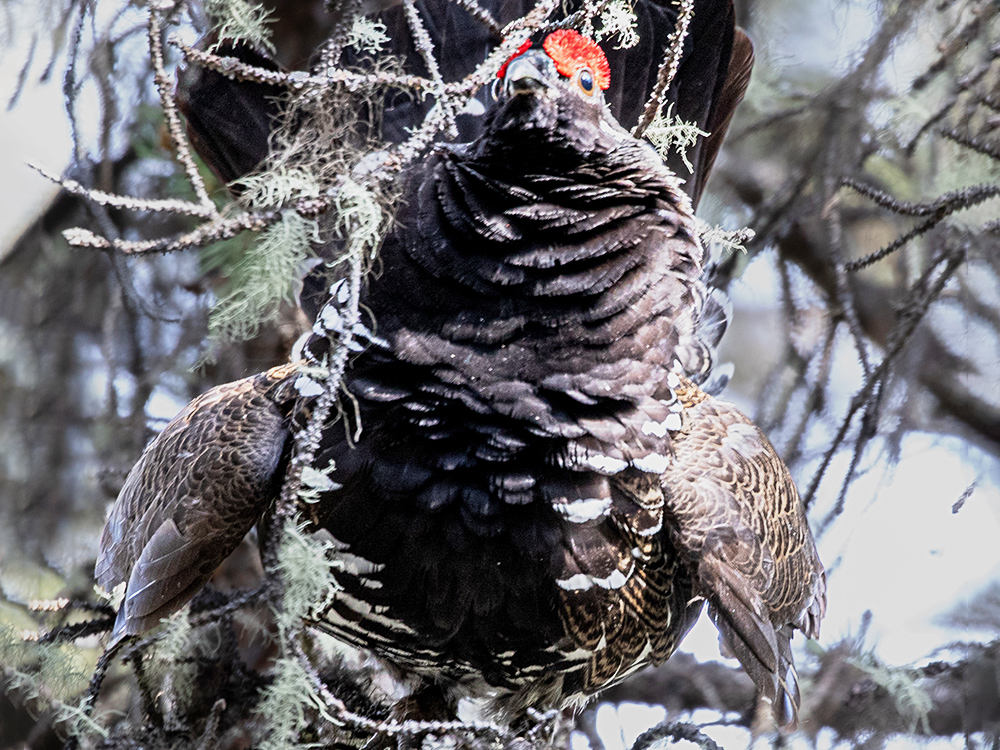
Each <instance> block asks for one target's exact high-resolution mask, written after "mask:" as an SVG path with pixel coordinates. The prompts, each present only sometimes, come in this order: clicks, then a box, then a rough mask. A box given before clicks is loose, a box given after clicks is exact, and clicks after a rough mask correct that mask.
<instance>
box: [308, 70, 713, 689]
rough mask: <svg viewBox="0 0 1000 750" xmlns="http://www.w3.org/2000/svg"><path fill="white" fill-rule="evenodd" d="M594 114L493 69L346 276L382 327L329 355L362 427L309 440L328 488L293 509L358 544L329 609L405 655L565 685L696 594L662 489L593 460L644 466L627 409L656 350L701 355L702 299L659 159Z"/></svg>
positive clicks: (656, 454)
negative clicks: (487, 100) (317, 442)
mask: <svg viewBox="0 0 1000 750" xmlns="http://www.w3.org/2000/svg"><path fill="white" fill-rule="evenodd" d="M525 88H527V87H525ZM602 114H603V112H602V109H601V108H599V107H595V106H594V105H593V104H591V103H589V102H585V101H581V100H580V98H579V97H577V96H575V95H573V94H572V93H565V92H561V91H559V92H556V95H553V92H552V91H550V90H549V89H548V88H539V90H538V91H534V90H525V91H522V92H518V93H512V94H511V95H510V96H509V97H508V98H507V99H506V101H504V102H503V103H502V104H501V105H500V106H498V107H497V108H496V109H495V110H494V111H493V113H492V116H491V119H490V121H488V123H487V125H486V134H485V135H484V136H483V137H482V138H481V139H480V140H479V141H477V142H476V143H473V144H469V145H465V146H459V147H442V148H440V149H439V150H438V151H437V152H436V153H435V154H434V155H433V156H432V157H431V159H430V160H429V161H428V162H427V163H426V164H424V165H421V167H420V168H419V169H418V170H416V171H415V172H414V173H413V174H412V175H411V177H410V178H409V182H408V185H407V188H406V190H405V191H404V195H405V196H406V200H405V202H404V203H403V205H402V207H401V208H400V211H399V214H398V216H397V226H398V228H397V229H396V231H394V232H393V234H392V235H391V236H390V237H389V238H388V239H387V240H386V242H385V243H384V244H383V247H382V250H381V254H380V259H381V263H382V272H381V274H380V275H379V277H378V278H376V279H372V280H371V281H370V283H369V285H368V288H367V289H366V291H365V293H364V295H363V297H362V303H363V305H364V306H365V307H366V308H369V309H371V310H372V312H373V314H374V317H375V320H376V321H377V334H378V338H379V339H382V340H383V341H384V345H383V346H378V345H377V344H374V345H372V346H371V348H370V349H369V350H368V351H366V352H365V353H363V354H361V355H359V356H358V357H357V358H356V359H355V360H354V361H353V362H352V364H351V366H350V369H349V371H348V373H347V375H346V377H345V383H346V387H347V389H348V390H349V391H350V392H351V393H352V394H353V395H354V396H355V397H356V398H357V399H358V401H359V405H360V406H359V416H360V424H361V428H362V433H361V439H360V440H359V441H358V443H357V445H356V446H350V445H348V443H347V442H346V441H342V440H337V441H336V442H335V443H334V444H326V445H324V450H323V452H322V453H321V455H320V456H319V459H318V464H319V465H326V462H327V461H328V460H329V459H333V461H334V464H335V466H336V477H337V478H338V483H340V484H342V488H341V489H339V490H337V491H336V492H332V493H330V496H329V497H328V498H324V500H323V501H322V502H320V503H318V504H316V506H315V510H314V513H315V516H314V520H315V521H316V523H317V524H318V525H320V526H322V527H324V528H326V529H329V530H330V532H331V533H332V534H333V536H334V537H335V539H336V540H337V543H338V544H339V545H341V546H342V547H343V548H344V549H345V550H347V551H348V552H349V553H350V554H351V555H356V556H358V557H359V558H360V559H359V560H358V566H359V567H358V571H359V572H358V573H357V574H354V573H345V574H342V575H341V579H342V580H341V583H342V585H343V588H344V594H345V595H344V596H343V597H342V598H341V600H340V601H338V602H337V603H336V604H335V605H334V607H333V610H332V611H331V613H330V618H329V619H330V622H331V627H332V628H333V629H334V630H335V631H336V632H337V633H338V635H341V636H342V637H345V638H347V639H348V640H351V641H353V642H356V643H358V644H359V645H364V646H367V647H372V646H373V644H374V645H375V646H376V649H377V650H384V651H385V652H386V654H387V655H388V656H390V657H391V658H392V659H393V660H395V661H397V662H399V661H402V662H404V663H406V664H408V666H410V667H411V668H414V669H418V670H422V671H427V672H429V673H432V674H434V673H437V672H439V671H443V672H444V673H446V674H449V675H451V676H460V675H465V674H470V675H482V676H483V677H484V678H485V680H486V682H487V683H489V684H491V685H494V686H503V687H521V686H522V685H524V684H527V683H531V682H540V681H541V678H542V677H544V678H545V680H548V681H551V680H556V681H557V682H561V681H562V679H563V676H562V675H561V674H560V671H561V670H568V671H569V672H570V675H569V676H567V677H566V680H567V682H566V684H565V685H564V686H560V687H553V688H552V689H553V690H555V691H557V692H558V693H562V694H565V697H567V698H569V697H571V696H574V695H575V696H580V697H582V696H584V695H587V694H589V693H592V692H594V691H595V690H596V689H597V688H599V687H602V686H604V685H606V684H607V683H608V682H609V681H610V680H612V679H615V678H620V677H623V676H624V675H625V674H627V673H628V672H630V671H631V670H632V669H634V668H635V667H636V666H638V665H639V664H640V663H641V662H642V661H644V660H645V661H648V660H657V661H659V660H662V659H663V658H665V657H666V656H667V655H668V654H669V653H670V652H671V651H672V650H673V647H674V646H675V645H676V643H677V642H678V641H679V639H680V637H682V635H683V633H684V632H685V631H686V627H673V628H671V627H668V626H669V625H670V624H671V623H675V622H687V621H690V619H691V616H692V615H696V614H697V612H698V611H699V610H700V606H701V605H700V602H699V603H698V604H697V605H690V606H689V604H688V602H689V601H690V600H691V598H692V590H691V581H690V579H689V578H687V577H686V576H685V574H684V573H683V571H677V570H676V569H677V568H678V567H679V566H678V560H677V555H676V553H675V552H674V550H673V547H672V545H671V544H670V543H669V541H668V540H665V539H661V538H657V534H656V532H658V530H659V528H660V526H661V524H662V512H663V502H662V497H661V498H659V499H657V500H656V501H655V502H654V503H652V504H648V503H647V499H648V498H647V497H646V496H645V495H639V496H633V495H630V493H629V490H628V489H626V488H617V487H616V488H613V486H612V482H611V477H618V476H619V475H621V477H622V478H623V480H626V481H625V483H626V485H627V487H628V488H632V487H633V486H635V485H644V484H649V485H654V484H656V482H657V477H658V474H659V472H660V471H661V470H662V465H663V464H664V463H665V462H666V461H667V460H668V457H667V455H668V451H669V449H668V447H667V441H666V440H665V439H664V437H663V436H662V435H660V436H656V435H650V434H648V427H647V428H646V431H645V432H644V426H645V425H647V424H648V423H656V424H661V423H662V422H663V421H664V420H665V419H667V417H668V416H669V415H670V414H672V413H674V412H671V411H670V409H669V405H668V401H671V400H672V403H676V397H673V396H670V395H669V393H670V388H669V386H668V385H667V379H668V375H669V373H670V372H671V367H678V366H679V367H680V368H682V369H683V371H685V372H688V373H691V372H694V373H704V372H707V370H708V365H709V363H710V359H709V348H710V345H711V344H712V343H714V342H706V341H703V340H702V338H701V336H702V335H704V334H705V331H706V327H704V326H702V325H701V323H702V320H701V318H702V315H703V312H704V309H705V300H706V299H708V300H709V301H710V303H711V302H712V300H711V298H708V297H707V296H706V294H705V290H704V287H703V286H702V284H701V282H700V280H699V279H700V276H701V274H702V270H703V269H702V260H703V259H702V250H701V246H700V244H699V242H698V240H697V238H696V236H695V233H694V229H693V220H692V218H691V215H690V204H689V201H688V200H687V198H686V196H684V194H683V193H682V192H681V191H680V190H679V187H678V181H677V179H676V178H675V177H673V175H672V174H670V173H669V172H668V170H667V169H666V168H665V167H664V166H663V165H662V163H661V162H660V160H659V159H658V157H657V156H656V155H655V153H654V152H653V151H652V149H650V148H649V147H648V146H645V145H643V144H641V143H639V142H638V141H636V140H634V139H632V138H630V137H629V136H628V135H627V134H626V133H625V132H624V131H622V130H621V129H620V128H618V127H617V126H616V125H614V124H613V123H612V122H611V121H609V120H606V119H604V118H603V116H602ZM709 308H710V310H711V309H712V308H711V305H710V306H709ZM320 319H321V321H322V314H321V316H320ZM708 329H709V330H710V329H711V327H710V326H709V327H708ZM322 341H323V340H319V339H318V340H317V342H316V344H317V346H319V347H322V345H323V344H322V343H321V342H322ZM316 354H321V352H316ZM342 435H343V430H342V429H341V430H336V431H333V430H332V431H331V436H333V437H337V438H339V437H340V436H342ZM626 478H627V479H626ZM689 610H690V611H689ZM611 613H613V614H611ZM605 616H607V617H608V620H607V621H606V622H601V621H600V620H601V618H602V617H605ZM602 637H603V639H604V640H605V642H606V645H605V646H604V648H603V649H601V652H600V653H599V654H598V655H597V656H595V654H594V653H591V652H590V651H588V647H589V648H593V647H595V646H596V645H597V642H599V641H600V640H601V639H602ZM541 687H543V686H540V685H539V686H533V689H534V688H541Z"/></svg>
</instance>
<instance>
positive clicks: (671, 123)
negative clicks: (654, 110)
mask: <svg viewBox="0 0 1000 750" xmlns="http://www.w3.org/2000/svg"><path fill="white" fill-rule="evenodd" d="M645 135H646V137H647V138H648V139H649V142H650V143H652V144H653V148H655V149H656V152H657V153H658V154H659V155H660V156H661V157H662V158H664V159H665V158H666V157H667V155H668V154H669V153H671V152H676V153H677V154H680V157H681V160H682V161H683V162H684V166H685V167H687V168H688V171H689V172H693V171H694V167H693V166H692V164H691V162H690V161H689V160H688V157H687V150H688V149H689V148H691V147H692V146H694V145H695V144H696V143H697V142H698V139H699V138H704V137H706V136H708V133H706V132H705V131H704V130H702V129H701V128H699V127H698V126H697V125H695V124H694V123H689V122H684V121H683V120H681V119H680V118H679V117H676V116H675V115H674V114H673V105H672V104H671V105H670V106H669V107H668V108H667V112H666V114H664V113H662V112H661V113H659V114H658V115H657V116H656V117H655V118H654V119H653V122H651V123H650V125H649V127H648V128H646V133H645Z"/></svg>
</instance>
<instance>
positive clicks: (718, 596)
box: [662, 378, 826, 725]
mask: <svg viewBox="0 0 1000 750" xmlns="http://www.w3.org/2000/svg"><path fill="white" fill-rule="evenodd" d="M678 392H679V395H680V398H681V400H682V402H685V405H686V406H687V408H686V409H685V413H684V417H685V419H684V426H683V429H682V430H681V431H680V432H679V433H677V434H675V435H674V436H673V441H672V446H673V450H674V453H675V457H676V460H675V461H674V462H673V463H672V464H671V466H670V468H669V469H668V470H667V472H666V473H665V474H664V475H663V479H662V481H663V487H664V491H665V495H666V515H667V522H666V527H667V529H668V533H669V535H670V537H671V539H672V540H673V543H674V544H675V545H676V546H677V548H678V549H679V550H681V551H682V554H684V555H685V556H686V557H687V559H688V560H689V561H690V565H691V568H692V571H693V572H694V574H695V579H696V580H695V591H696V593H697V594H699V595H701V596H704V597H705V598H706V599H707V600H708V601H709V608H710V609H709V611H710V614H711V615H712V617H713V619H714V620H715V622H716V624H717V625H718V626H719V629H720V631H721V633H722V635H723V638H724V640H725V642H726V644H727V645H728V647H729V648H730V649H731V650H732V652H733V653H734V654H735V655H736V656H737V658H739V659H740V661H741V662H742V664H743V666H744V668H745V669H746V670H747V672H748V673H749V674H750V676H751V677H753V679H754V681H755V682H756V683H757V686H758V689H759V690H761V692H762V693H763V694H764V695H766V696H767V697H768V698H769V699H771V701H772V703H773V710H774V713H775V717H776V719H777V720H778V721H779V723H781V724H782V725H793V724H794V722H795V715H796V713H797V711H798V705H799V696H798V686H797V678H796V676H795V668H794V665H793V663H792V658H791V652H790V648H789V639H790V637H791V632H792V628H797V629H799V630H802V631H803V632H805V634H806V635H807V636H808V637H810V638H815V637H817V636H818V635H819V622H820V620H821V619H822V617H823V613H824V611H825V608H826V574H825V572H824V570H823V566H822V564H821V563H820V561H819V557H818V555H817V552H816V546H815V543H814V542H813V538H812V534H811V532H810V530H809V524H808V521H807V519H806V513H805V507H804V506H803V504H802V502H801V500H800V499H799V496H798V492H797V491H796V489H795V484H794V482H793V481H792V478H791V476H790V475H789V473H788V469H787V468H786V467H785V465H784V463H783V462H782V460H781V458H780V457H779V456H778V454H777V452H776V451H775V450H774V447H773V446H772V445H771V443H770V442H769V441H768V440H767V438H766V437H765V436H764V435H763V433H761V431H760V430H759V429H758V428H757V427H756V426H755V425H754V424H753V423H752V422H751V421H750V420H749V419H747V418H746V417H745V416H744V415H743V414H741V413H740V412H739V411H738V410H737V409H736V408H735V407H733V406H732V405H730V404H727V403H725V402H723V401H719V400H716V399H714V398H712V397H709V396H707V395H706V394H704V393H703V392H702V391H700V390H698V389H697V388H696V387H695V386H694V385H693V384H692V383H690V381H686V380H684V379H683V378H682V388H680V389H678Z"/></svg>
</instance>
